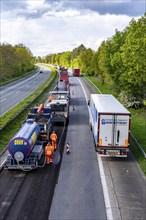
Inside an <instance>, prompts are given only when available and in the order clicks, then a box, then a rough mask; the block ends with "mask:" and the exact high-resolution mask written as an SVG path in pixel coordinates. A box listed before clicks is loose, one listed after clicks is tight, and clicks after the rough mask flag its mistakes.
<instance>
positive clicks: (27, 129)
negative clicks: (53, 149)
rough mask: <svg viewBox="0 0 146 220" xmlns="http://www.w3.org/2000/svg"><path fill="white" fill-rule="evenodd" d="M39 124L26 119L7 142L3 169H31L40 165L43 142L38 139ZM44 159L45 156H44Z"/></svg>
mask: <svg viewBox="0 0 146 220" xmlns="http://www.w3.org/2000/svg"><path fill="white" fill-rule="evenodd" d="M40 132H41V129H40V126H39V125H38V124H37V123H36V122H35V121H34V120H33V119H27V120H26V121H25V122H24V124H22V127H21V128H20V130H19V131H18V132H17V133H16V135H15V136H14V137H13V138H12V139H11V140H10V142H9V144H8V151H9V155H8V156H7V159H6V162H5V164H4V169H8V170H11V169H22V170H25V171H26V170H32V169H35V168H37V167H39V165H40V161H41V158H42V157H43V154H44V147H45V146H44V145H45V142H43V141H40V139H39V136H40ZM44 160H45V156H44Z"/></svg>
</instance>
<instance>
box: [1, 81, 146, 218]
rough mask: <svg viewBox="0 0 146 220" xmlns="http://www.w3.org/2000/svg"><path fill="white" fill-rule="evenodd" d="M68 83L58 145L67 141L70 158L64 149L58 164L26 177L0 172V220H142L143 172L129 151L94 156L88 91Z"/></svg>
mask: <svg viewBox="0 0 146 220" xmlns="http://www.w3.org/2000/svg"><path fill="white" fill-rule="evenodd" d="M70 82H71V87H70V88H71V106H70V118H69V125H68V128H67V134H66V137H65V135H64V139H63V140H62V143H61V146H62V149H63V147H64V146H65V144H66V143H67V142H69V144H70V148H71V154H70V155H66V153H65V150H64V152H63V157H62V162H61V166H60V165H53V166H47V165H46V166H45V167H44V168H40V169H38V170H36V171H32V172H29V173H24V172H23V171H12V172H9V171H7V170H3V171H2V172H1V174H0V175H1V177H0V213H1V219H2V220H9V219H11V220H17V219H18V220H19V219H25V220H34V219H35V220H47V219H49V220H145V219H146V215H145V210H146V209H145V207H146V180H145V176H144V174H143V173H142V172H141V170H140V168H139V166H138V164H137V162H136V161H135V159H134V158H133V156H132V154H131V153H130V154H129V156H128V158H101V157H99V156H97V153H96V152H95V149H94V143H93V137H92V132H91V131H90V126H89V123H88V120H89V119H88V105H87V100H88V99H89V97H90V92H92V93H94V90H93V88H91V87H90V86H89V84H88V83H87V82H86V81H85V80H84V79H83V78H75V77H71V78H70ZM81 85H82V87H81ZM82 88H84V89H82ZM85 98H86V99H85ZM73 104H74V106H75V110H73V107H72V105H73ZM56 129H59V127H58V128H56ZM57 132H58V133H59V130H57ZM52 198H53V200H52Z"/></svg>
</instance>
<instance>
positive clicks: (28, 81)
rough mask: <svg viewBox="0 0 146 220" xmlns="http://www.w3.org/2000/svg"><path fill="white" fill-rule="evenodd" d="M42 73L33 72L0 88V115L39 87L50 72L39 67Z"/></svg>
mask: <svg viewBox="0 0 146 220" xmlns="http://www.w3.org/2000/svg"><path fill="white" fill-rule="evenodd" d="M41 69H42V71H43V72H42V73H39V71H38V72H37V73H35V74H34V75H31V76H30V77H26V78H24V79H21V80H19V81H16V82H13V83H12V84H10V85H6V86H3V87H1V88H0V116H2V115H3V114H4V113H6V112H7V111H8V110H9V109H11V108H12V107H14V106H15V105H17V104H18V103H19V102H20V101H21V100H23V99H25V98H26V97H27V96H29V95H30V94H31V93H32V92H34V91H35V90H36V89H37V88H38V87H40V86H41V85H42V84H43V83H44V82H45V81H46V80H47V79H48V78H49V77H50V74H51V70H50V69H49V68H47V67H41Z"/></svg>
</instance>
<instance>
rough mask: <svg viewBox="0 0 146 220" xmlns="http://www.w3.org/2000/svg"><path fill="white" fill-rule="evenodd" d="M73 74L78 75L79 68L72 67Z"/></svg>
mask: <svg viewBox="0 0 146 220" xmlns="http://www.w3.org/2000/svg"><path fill="white" fill-rule="evenodd" d="M73 76H80V69H79V68H74V69H73Z"/></svg>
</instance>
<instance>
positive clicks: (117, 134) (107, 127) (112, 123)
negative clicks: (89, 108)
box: [99, 114, 130, 148]
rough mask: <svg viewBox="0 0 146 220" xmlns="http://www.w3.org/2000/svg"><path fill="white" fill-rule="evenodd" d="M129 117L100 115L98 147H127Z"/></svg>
mask: <svg viewBox="0 0 146 220" xmlns="http://www.w3.org/2000/svg"><path fill="white" fill-rule="evenodd" d="M129 119H130V115H119V114H101V115H100V122H99V123H100V124H99V147H111V148H113V147H114V148H116V147H128V143H129V130H130V129H129V126H130V124H129V123H130V122H129Z"/></svg>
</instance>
